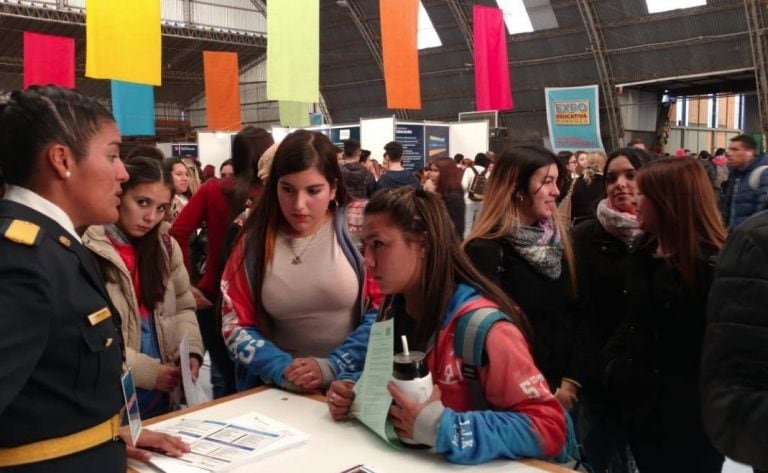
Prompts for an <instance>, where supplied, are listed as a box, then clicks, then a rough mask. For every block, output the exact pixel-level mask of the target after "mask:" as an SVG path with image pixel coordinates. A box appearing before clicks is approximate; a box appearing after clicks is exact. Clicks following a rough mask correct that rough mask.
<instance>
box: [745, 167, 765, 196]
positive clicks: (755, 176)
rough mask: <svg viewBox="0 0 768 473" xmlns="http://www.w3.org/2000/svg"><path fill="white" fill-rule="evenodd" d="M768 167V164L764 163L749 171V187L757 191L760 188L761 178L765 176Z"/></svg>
mask: <svg viewBox="0 0 768 473" xmlns="http://www.w3.org/2000/svg"><path fill="white" fill-rule="evenodd" d="M766 169H768V166H766V165H765V164H763V165H762V166H758V167H756V168H755V169H753V170H752V172H751V173H749V188H750V189H752V190H753V191H755V192H757V191H759V190H760V180H761V178H762V177H763V171H765V170H766Z"/></svg>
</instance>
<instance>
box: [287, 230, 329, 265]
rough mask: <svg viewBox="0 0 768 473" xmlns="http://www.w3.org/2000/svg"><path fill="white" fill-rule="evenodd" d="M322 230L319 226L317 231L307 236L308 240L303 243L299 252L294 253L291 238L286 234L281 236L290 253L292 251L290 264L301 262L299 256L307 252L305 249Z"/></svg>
mask: <svg viewBox="0 0 768 473" xmlns="http://www.w3.org/2000/svg"><path fill="white" fill-rule="evenodd" d="M321 231H322V228H320V229H319V230H318V231H316V232H315V233H313V234H312V236H311V237H310V238H309V241H307V244H306V245H304V249H303V250H301V253H298V254H297V253H296V250H294V249H293V238H290V237H288V236H286V237H284V238H283V241H284V242H285V244H286V245H287V246H288V248H289V249H290V250H291V253H293V258H292V259H291V264H293V265H297V264H301V263H303V261H301V257H302V256H304V253H306V252H307V249H308V248H309V247H310V246H312V241H313V240H314V239H315V237H316V236H317V235H318V233H320V232H321Z"/></svg>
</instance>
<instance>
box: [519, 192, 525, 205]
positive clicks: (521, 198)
mask: <svg viewBox="0 0 768 473" xmlns="http://www.w3.org/2000/svg"><path fill="white" fill-rule="evenodd" d="M524 200H525V197H523V194H517V201H518V202H520V203H521V204H522V203H523V201H524Z"/></svg>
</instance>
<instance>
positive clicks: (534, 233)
mask: <svg viewBox="0 0 768 473" xmlns="http://www.w3.org/2000/svg"><path fill="white" fill-rule="evenodd" d="M507 238H508V240H509V241H510V243H511V244H512V248H514V249H515V251H517V253H519V254H520V256H522V257H523V259H525V260H526V261H527V262H528V264H530V265H531V266H532V267H533V269H535V270H536V272H538V273H540V274H543V275H544V276H546V277H548V278H549V279H552V280H555V279H557V278H559V277H560V273H561V272H562V265H561V264H562V260H563V240H562V239H561V238H560V230H559V229H558V227H557V225H556V224H555V221H554V220H552V219H548V220H543V221H539V222H536V223H535V224H534V225H533V226H530V227H529V226H522V225H521V226H519V227H518V228H517V230H516V231H515V233H513V234H512V235H510V236H509V237H507Z"/></svg>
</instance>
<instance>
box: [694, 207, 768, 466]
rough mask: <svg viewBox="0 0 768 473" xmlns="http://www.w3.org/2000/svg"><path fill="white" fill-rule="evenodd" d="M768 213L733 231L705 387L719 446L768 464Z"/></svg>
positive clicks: (723, 260)
mask: <svg viewBox="0 0 768 473" xmlns="http://www.w3.org/2000/svg"><path fill="white" fill-rule="evenodd" d="M766 294H768V212H762V213H760V214H758V215H756V216H754V217H752V218H750V219H748V220H747V221H746V222H744V224H743V225H741V226H739V227H738V228H737V229H736V231H735V232H734V233H733V234H732V235H731V237H730V240H729V241H728V243H727V244H726V246H725V248H724V249H723V252H722V254H721V257H720V260H719V262H718V265H717V269H716V270H715V280H714V282H713V284H712V290H711V292H710V294H709V307H708V310H707V331H706V336H705V338H704V348H703V358H702V368H701V393H702V404H703V410H702V412H703V419H704V426H705V427H706V429H707V433H708V434H709V438H710V439H711V440H712V443H713V444H714V445H715V447H717V449H718V450H720V452H722V453H724V454H725V455H727V456H728V457H730V458H733V459H734V460H736V461H739V462H742V463H746V464H748V465H752V466H754V467H755V468H756V469H760V470H768V448H766V446H767V445H768V430H766V426H767V425H768V342H767V340H768V313H767V312H766V300H767V297H768V296H766Z"/></svg>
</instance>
